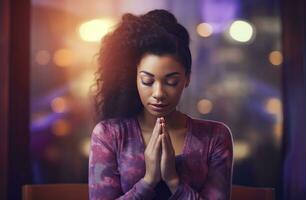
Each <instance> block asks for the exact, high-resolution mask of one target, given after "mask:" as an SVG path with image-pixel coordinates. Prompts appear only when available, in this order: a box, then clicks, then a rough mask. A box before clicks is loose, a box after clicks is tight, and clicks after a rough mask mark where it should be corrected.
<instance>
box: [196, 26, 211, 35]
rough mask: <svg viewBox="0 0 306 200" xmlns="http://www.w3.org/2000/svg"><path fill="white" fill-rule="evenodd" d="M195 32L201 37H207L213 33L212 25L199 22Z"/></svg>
mask: <svg viewBox="0 0 306 200" xmlns="http://www.w3.org/2000/svg"><path fill="white" fill-rule="evenodd" d="M197 32H198V34H199V35H200V36H202V37H209V36H211V34H212V33H213V27H212V26H211V25H210V24H208V23H201V24H199V25H198V26H197Z"/></svg>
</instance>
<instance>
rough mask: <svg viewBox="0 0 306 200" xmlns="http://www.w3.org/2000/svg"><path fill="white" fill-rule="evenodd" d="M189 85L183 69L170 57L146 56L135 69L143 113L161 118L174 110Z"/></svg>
mask: <svg viewBox="0 0 306 200" xmlns="http://www.w3.org/2000/svg"><path fill="white" fill-rule="evenodd" d="M188 84H189V76H188V75H186V74H185V69H184V67H183V66H182V65H181V64H180V63H179V62H178V61H176V60H175V59H174V57H172V56H170V55H162V56H158V55H154V54H147V55H145V56H144V57H142V59H141V60H140V63H139V65H138V67H137V89H138V93H139V96H140V99H141V102H142V104H143V106H144V109H145V111H147V112H149V113H150V114H152V115H154V116H156V117H161V116H166V115H168V114H170V113H171V112H172V111H174V110H175V109H176V106H177V104H178V102H179V100H180V97H181V94H182V91H183V89H184V88H185V87H186V86H188Z"/></svg>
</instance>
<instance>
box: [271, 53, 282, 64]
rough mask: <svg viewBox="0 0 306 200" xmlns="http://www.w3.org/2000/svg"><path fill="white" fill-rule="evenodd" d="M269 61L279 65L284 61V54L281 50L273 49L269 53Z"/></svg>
mask: <svg viewBox="0 0 306 200" xmlns="http://www.w3.org/2000/svg"><path fill="white" fill-rule="evenodd" d="M269 61H270V63H271V64H272V65H274V66H279V65H281V64H282V63H283V55H282V53H281V52H280V51H272V52H271V53H270V54H269Z"/></svg>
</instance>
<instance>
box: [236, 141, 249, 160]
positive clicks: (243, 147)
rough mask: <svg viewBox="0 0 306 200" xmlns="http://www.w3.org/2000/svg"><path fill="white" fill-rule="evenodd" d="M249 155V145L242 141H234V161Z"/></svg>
mask: <svg viewBox="0 0 306 200" xmlns="http://www.w3.org/2000/svg"><path fill="white" fill-rule="evenodd" d="M250 153H251V148H250V145H249V144H248V143H247V142H245V141H242V140H236V141H235V145H234V158H235V161H240V160H243V159H246V158H247V157H248V156H249V155H250Z"/></svg>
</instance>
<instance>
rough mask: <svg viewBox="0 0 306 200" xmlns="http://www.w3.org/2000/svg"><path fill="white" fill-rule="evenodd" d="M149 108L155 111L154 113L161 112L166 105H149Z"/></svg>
mask: <svg viewBox="0 0 306 200" xmlns="http://www.w3.org/2000/svg"><path fill="white" fill-rule="evenodd" d="M149 105H150V107H151V108H152V109H153V110H155V111H161V110H163V109H164V108H165V107H167V106H168V104H149Z"/></svg>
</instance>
